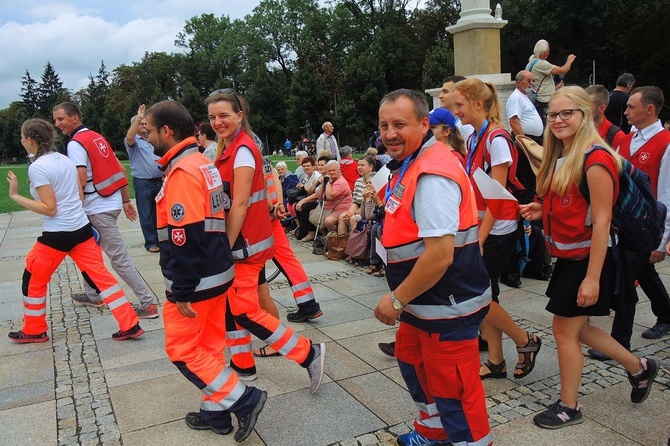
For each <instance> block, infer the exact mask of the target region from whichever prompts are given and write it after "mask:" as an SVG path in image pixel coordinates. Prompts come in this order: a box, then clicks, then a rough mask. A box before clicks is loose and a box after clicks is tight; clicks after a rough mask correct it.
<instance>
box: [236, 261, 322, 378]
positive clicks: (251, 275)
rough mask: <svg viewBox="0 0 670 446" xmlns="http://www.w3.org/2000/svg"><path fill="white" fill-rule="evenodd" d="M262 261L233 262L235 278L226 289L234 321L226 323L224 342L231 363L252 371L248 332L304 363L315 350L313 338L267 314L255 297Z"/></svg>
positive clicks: (292, 358) (245, 370) (301, 363)
mask: <svg viewBox="0 0 670 446" xmlns="http://www.w3.org/2000/svg"><path fill="white" fill-rule="evenodd" d="M262 268H263V263H256V262H235V279H233V284H232V286H231V287H230V288H229V289H228V305H229V307H230V312H231V314H232V316H233V319H234V323H228V324H227V325H228V326H227V334H226V336H227V344H228V347H229V348H230V354H231V356H232V358H231V364H232V366H233V368H234V369H235V370H238V371H240V372H243V373H252V372H253V373H255V370H256V366H255V362H254V356H253V354H252V351H251V335H250V332H251V333H253V334H254V336H256V337H257V338H259V339H262V340H263V341H265V343H266V344H268V345H270V346H271V347H272V348H273V349H275V350H276V351H278V352H279V353H280V354H281V355H282V356H286V357H287V358H288V359H291V360H293V361H296V362H297V363H299V364H300V365H301V366H303V367H307V365H309V362H310V361H311V360H312V358H313V356H314V353H313V350H312V342H311V341H310V340H309V339H307V338H306V337H304V336H300V335H298V334H296V333H295V332H294V331H293V329H292V328H291V327H287V326H286V325H284V324H282V323H281V322H280V321H279V319H277V318H275V317H274V316H272V315H270V314H268V313H267V312H266V311H265V310H263V309H262V308H261V307H260V304H259V300H258V276H259V274H260V272H261V269H262Z"/></svg>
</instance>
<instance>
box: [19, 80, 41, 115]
mask: <svg viewBox="0 0 670 446" xmlns="http://www.w3.org/2000/svg"><path fill="white" fill-rule="evenodd" d="M38 89H39V85H38V83H37V81H36V80H35V79H33V78H32V77H31V76H30V73H29V72H28V70H26V74H25V75H23V76H21V103H22V104H23V107H24V108H25V111H26V115H27V116H35V115H36V114H37V110H38V106H39V104H38V100H39V91H38Z"/></svg>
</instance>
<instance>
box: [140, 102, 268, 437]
mask: <svg viewBox="0 0 670 446" xmlns="http://www.w3.org/2000/svg"><path fill="white" fill-rule="evenodd" d="M146 119H147V137H148V138H149V141H150V142H151V144H152V145H153V147H154V152H155V153H156V155H158V156H160V157H161V158H160V159H159V160H158V163H159V164H160V166H161V169H162V170H163V171H164V172H165V182H164V184H163V187H162V189H161V191H160V192H159V194H158V196H157V197H156V207H157V221H158V238H159V244H160V245H159V246H160V266H161V270H162V272H163V276H164V277H165V285H166V297H167V300H168V301H167V302H166V303H165V305H164V307H163V320H164V323H165V350H166V352H167V354H168V356H169V357H170V360H171V361H172V363H173V364H174V365H175V366H177V368H178V369H179V371H180V372H181V373H182V374H183V375H184V376H185V377H186V378H187V379H188V380H189V381H191V382H192V383H193V384H195V385H196V387H198V388H199V389H200V390H202V392H203V393H204V396H203V401H202V405H201V406H200V411H199V412H189V413H188V414H187V415H186V418H185V421H186V424H187V425H188V426H189V427H190V428H192V429H196V430H204V429H210V430H212V431H214V432H216V433H217V434H223V435H225V434H229V433H230V432H231V431H232V430H233V426H232V422H231V416H230V413H231V412H232V413H234V414H235V416H236V417H237V420H238V425H239V428H238V430H237V432H236V433H235V441H238V442H241V441H244V440H245V439H246V438H247V437H248V436H249V435H250V434H251V432H252V431H253V428H254V426H255V424H256V421H257V419H258V414H259V413H260V412H261V410H262V409H263V406H264V404H265V401H266V399H267V393H266V392H264V391H261V390H259V389H257V388H255V387H247V386H246V385H245V384H244V383H243V382H241V381H240V380H239V378H238V376H237V374H236V373H235V372H233V371H232V370H231V369H230V368H228V367H226V365H225V358H224V356H223V350H224V348H225V345H226V328H225V312H226V292H227V290H228V288H229V287H230V285H231V283H232V280H233V258H232V255H231V251H230V246H229V244H228V238H227V236H226V227H225V220H224V217H223V209H224V206H225V202H224V197H225V196H224V194H223V185H222V182H221V177H220V176H219V172H218V170H217V169H216V167H214V165H213V164H212V163H211V162H210V161H209V160H208V159H207V158H206V157H205V156H204V155H202V154H201V153H200V152H199V151H198V145H197V143H196V141H195V138H194V137H193V136H192V135H193V127H194V123H193V118H192V117H191V115H190V114H189V113H188V111H187V110H186V109H185V108H184V106H182V105H181V104H179V103H178V102H174V101H162V102H159V103H158V104H155V105H154V106H152V107H151V108H150V109H149V110H148V111H147V113H146Z"/></svg>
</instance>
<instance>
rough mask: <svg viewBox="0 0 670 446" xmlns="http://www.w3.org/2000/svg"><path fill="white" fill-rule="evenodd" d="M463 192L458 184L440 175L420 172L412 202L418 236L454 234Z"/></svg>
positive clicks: (456, 229)
mask: <svg viewBox="0 0 670 446" xmlns="http://www.w3.org/2000/svg"><path fill="white" fill-rule="evenodd" d="M462 198H463V195H462V193H461V188H460V187H458V183H456V182H455V181H453V180H450V179H449V178H445V177H443V176H440V175H421V176H420V177H419V180H418V181H417V183H416V192H415V194H414V200H413V202H412V218H413V219H414V221H415V222H416V224H417V226H418V227H419V237H442V236H443V235H448V234H450V235H455V234H456V232H457V231H458V223H459V212H458V207H459V206H460V205H461V200H462Z"/></svg>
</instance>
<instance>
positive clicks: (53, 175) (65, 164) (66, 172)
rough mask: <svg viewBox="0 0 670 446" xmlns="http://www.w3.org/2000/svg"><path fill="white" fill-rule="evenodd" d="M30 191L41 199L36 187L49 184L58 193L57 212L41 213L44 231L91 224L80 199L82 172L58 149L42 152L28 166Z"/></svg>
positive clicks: (68, 228)
mask: <svg viewBox="0 0 670 446" xmlns="http://www.w3.org/2000/svg"><path fill="white" fill-rule="evenodd" d="M28 178H29V179H30V195H32V196H33V198H34V199H35V200H37V201H40V198H39V195H38V194H37V191H36V190H35V189H36V188H38V187H40V186H46V185H50V186H51V189H52V190H53V192H54V195H55V197H56V215H54V216H53V217H48V216H46V215H43V216H42V225H43V227H44V231H45V232H61V231H65V232H72V231H76V230H77V229H80V228H82V227H84V226H85V225H86V224H88V218H87V217H86V214H85V213H84V208H83V207H82V204H81V200H80V199H79V187H78V183H79V176H78V174H77V168H76V167H75V165H74V163H73V162H72V161H71V160H70V159H69V158H68V157H66V156H65V155H62V154H60V153H58V152H53V153H49V154H46V155H42V156H40V157H39V158H37V160H36V161H35V162H34V163H33V164H31V165H30V167H28Z"/></svg>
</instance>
